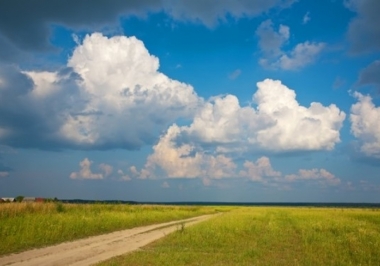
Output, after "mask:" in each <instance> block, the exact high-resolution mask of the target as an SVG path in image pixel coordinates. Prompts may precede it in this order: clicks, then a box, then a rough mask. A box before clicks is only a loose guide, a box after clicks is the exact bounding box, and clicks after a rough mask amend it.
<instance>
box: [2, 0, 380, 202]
mask: <svg viewBox="0 0 380 266" xmlns="http://www.w3.org/2000/svg"><path fill="white" fill-rule="evenodd" d="M379 13H380V1H378V0H320V1H312V0H298V1H297V0H255V1H252V0H221V1H213V0H202V1H191V0H129V1H123V0H112V1H108V0H107V1H106V0H93V1H90V0H80V1H73V0H67V1H62V0H38V1H23V0H12V1H1V2H0V47H1V49H0V196H3V197H15V196H18V195H23V196H35V197H57V198H59V199H76V198H80V199H92V200H110V199H115V200H134V201H149V202H151V201H160V202H171V201H219V202H380V27H379V26H378V25H380V17H379V16H378V14H379Z"/></svg>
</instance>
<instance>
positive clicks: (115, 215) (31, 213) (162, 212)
mask: <svg viewBox="0 0 380 266" xmlns="http://www.w3.org/2000/svg"><path fill="white" fill-rule="evenodd" d="M214 211H215V209H214V208H207V207H187V206H181V207H180V206H154V205H122V204H120V205H118V204H115V205H110V204H88V205H81V204H62V203H4V204H0V255H3V254H8V253H11V252H18V251H22V250H26V249H30V248H34V247H41V246H46V245H51V244H56V243H59V242H63V241H68V240H74V239H79V238H83V237H87V236H92V235H96V234H101V233H107V232H111V231H115V230H121V229H127V228H133V227H136V226H141V225H148V224H153V223H160V222H166V221H171V220H177V219H183V218H188V217H193V216H198V215H202V214H205V213H211V212H214Z"/></svg>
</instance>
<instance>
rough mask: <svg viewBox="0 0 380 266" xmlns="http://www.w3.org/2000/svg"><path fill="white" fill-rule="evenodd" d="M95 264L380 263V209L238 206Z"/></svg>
mask: <svg viewBox="0 0 380 266" xmlns="http://www.w3.org/2000/svg"><path fill="white" fill-rule="evenodd" d="M100 265H103V266H105V265H108V266H109V265H380V210H379V209H377V210H376V209H338V208H274V207H270V208H268V207H244V208H237V209H235V210H232V211H230V212H228V213H224V214H222V215H220V216H218V217H216V218H213V219H211V220H208V221H206V222H203V223H200V224H198V225H195V226H193V227H190V228H185V229H184V230H179V231H177V232H175V233H173V234H171V235H168V236H167V237H165V238H162V239H160V240H158V241H156V242H154V243H152V244H150V245H148V246H146V247H144V248H142V249H141V250H140V251H137V252H134V253H130V254H126V255H123V256H120V257H117V258H114V259H111V260H109V261H106V262H103V263H101V264H100Z"/></svg>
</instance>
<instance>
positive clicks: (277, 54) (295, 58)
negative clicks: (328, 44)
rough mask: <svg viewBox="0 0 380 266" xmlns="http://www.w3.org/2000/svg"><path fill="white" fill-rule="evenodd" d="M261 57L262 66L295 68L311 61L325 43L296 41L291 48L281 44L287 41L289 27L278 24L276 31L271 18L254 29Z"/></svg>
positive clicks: (285, 68)
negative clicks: (286, 48) (285, 47)
mask: <svg viewBox="0 0 380 266" xmlns="http://www.w3.org/2000/svg"><path fill="white" fill-rule="evenodd" d="M256 35H257V36H258V38H259V47H260V49H261V51H262V53H263V57H262V58H261V59H260V61H259V63H260V64H261V65H262V66H264V67H269V68H274V69H284V70H297V69H300V68H302V67H305V66H307V65H309V64H311V63H313V62H314V61H315V59H316V57H317V56H318V55H319V54H320V53H321V51H322V50H323V48H324V46H325V44H324V43H315V42H309V41H306V42H304V43H298V44H297V45H296V46H295V47H294V48H293V49H292V50H289V51H285V50H283V46H284V45H285V44H286V43H287V42H288V41H289V36H290V28H289V27H288V26H285V25H280V26H279V29H278V31H276V30H275V29H274V28H273V23H272V21H271V20H266V21H264V22H262V23H261V24H260V25H259V27H258V28H257V30H256Z"/></svg>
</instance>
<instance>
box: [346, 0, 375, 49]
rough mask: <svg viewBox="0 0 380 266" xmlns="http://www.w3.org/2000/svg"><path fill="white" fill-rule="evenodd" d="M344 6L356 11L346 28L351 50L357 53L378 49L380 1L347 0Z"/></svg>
mask: <svg viewBox="0 0 380 266" xmlns="http://www.w3.org/2000/svg"><path fill="white" fill-rule="evenodd" d="M345 4H346V6H347V7H348V8H349V9H351V10H353V11H354V12H357V16H356V17H355V18H354V19H353V20H352V21H351V23H350V25H349V29H348V38H349V40H350V41H351V52H353V53H355V54H358V53H364V52H373V51H379V50H380V27H379V25H380V16H379V14H380V1H379V0H348V1H346V2H345Z"/></svg>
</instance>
